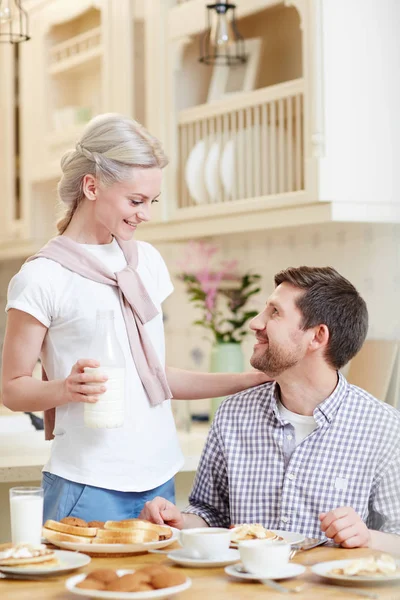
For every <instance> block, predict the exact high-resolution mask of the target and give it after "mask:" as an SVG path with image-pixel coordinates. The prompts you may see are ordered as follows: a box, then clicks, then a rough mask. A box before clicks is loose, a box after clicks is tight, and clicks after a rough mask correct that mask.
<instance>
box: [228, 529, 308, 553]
mask: <svg viewBox="0 0 400 600" xmlns="http://www.w3.org/2000/svg"><path fill="white" fill-rule="evenodd" d="M256 539H258V540H270V541H271V542H283V541H286V542H289V544H300V543H301V542H303V541H304V540H305V536H304V535H302V534H301V533H294V532H292V531H283V530H282V531H281V530H278V529H266V528H265V527H263V526H262V525H260V524H259V523H243V524H242V525H236V526H235V527H233V528H232V537H231V547H233V548H237V546H238V543H239V542H243V541H244V540H256Z"/></svg>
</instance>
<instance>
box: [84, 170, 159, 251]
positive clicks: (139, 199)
mask: <svg viewBox="0 0 400 600" xmlns="http://www.w3.org/2000/svg"><path fill="white" fill-rule="evenodd" d="M161 179H162V171H161V169H159V168H151V169H142V168H134V169H132V176H131V177H130V178H128V179H126V180H125V181H123V182H121V183H114V184H112V185H111V186H108V187H107V186H105V185H103V184H100V185H99V184H96V183H95V182H94V189H93V202H94V219H95V226H96V229H97V230H98V231H99V233H101V231H102V230H104V229H106V230H107V231H108V232H109V233H111V234H112V235H114V236H116V237H119V238H121V239H123V240H125V241H127V240H130V239H132V237H133V234H134V233H135V231H136V228H137V226H138V225H140V224H141V223H142V222H143V221H149V220H150V218H151V216H150V213H151V205H152V203H153V202H157V198H158V196H159V195H160V190H161ZM88 198H89V199H91V198H90V195H89V196H88Z"/></svg>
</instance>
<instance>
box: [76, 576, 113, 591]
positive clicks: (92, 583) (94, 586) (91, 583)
mask: <svg viewBox="0 0 400 600" xmlns="http://www.w3.org/2000/svg"><path fill="white" fill-rule="evenodd" d="M75 587H77V588H82V589H84V590H105V589H106V586H105V584H104V583H103V582H102V581H97V580H96V579H89V578H88V577H86V579H84V580H83V581H81V582H80V583H77V584H76V586H75Z"/></svg>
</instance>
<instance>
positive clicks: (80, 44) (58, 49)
mask: <svg viewBox="0 0 400 600" xmlns="http://www.w3.org/2000/svg"><path fill="white" fill-rule="evenodd" d="M102 54H103V46H102V43H101V27H95V28H94V29H91V30H89V31H86V32H85V33H82V34H80V35H77V36H75V37H73V38H71V39H69V40H67V41H65V42H61V43H59V44H55V45H54V46H52V47H51V49H50V65H49V73H50V75H60V74H62V73H65V72H67V71H71V70H73V69H77V68H78V67H80V66H81V65H86V66H89V65H88V63H90V62H92V61H93V60H95V59H98V58H99V57H101V56H102Z"/></svg>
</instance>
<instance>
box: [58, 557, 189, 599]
mask: <svg viewBox="0 0 400 600" xmlns="http://www.w3.org/2000/svg"><path fill="white" fill-rule="evenodd" d="M191 585H192V581H191V579H189V577H186V576H185V575H184V574H183V573H181V572H180V571H177V570H176V569H171V568H170V567H164V566H163V565H146V566H145V567H142V568H140V569H137V570H117V571H115V570H114V569H95V570H94V571H91V572H90V573H88V574H87V575H76V576H75V577H70V578H69V579H67V581H66V582H65V587H66V588H67V590H69V591H70V592H72V593H73V594H77V595H78V596H85V597H86V598H104V599H108V600H147V599H148V600H150V599H153V598H167V597H168V598H170V597H171V596H175V594H179V593H180V592H183V591H185V590H187V589H188V588H190V586H191Z"/></svg>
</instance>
